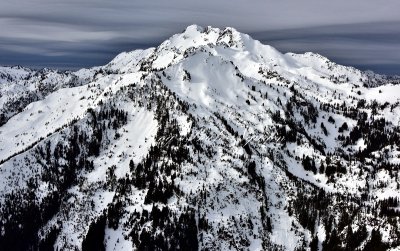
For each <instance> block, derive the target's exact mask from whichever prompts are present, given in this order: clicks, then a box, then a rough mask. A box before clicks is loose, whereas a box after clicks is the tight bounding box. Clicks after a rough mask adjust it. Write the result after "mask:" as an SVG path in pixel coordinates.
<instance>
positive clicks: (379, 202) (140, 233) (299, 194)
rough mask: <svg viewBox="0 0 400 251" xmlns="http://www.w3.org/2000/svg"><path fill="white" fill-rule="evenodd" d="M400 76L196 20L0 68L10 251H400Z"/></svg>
mask: <svg viewBox="0 0 400 251" xmlns="http://www.w3.org/2000/svg"><path fill="white" fill-rule="evenodd" d="M399 101H400V85H399V79H398V78H394V77H386V76H382V75H377V74H373V73H370V72H362V71H359V70H357V69H355V68H352V67H347V66H341V65H338V64H335V63H334V62H331V61H329V60H328V59H327V58H325V57H323V56H321V55H318V54H314V53H305V54H293V53H287V54H282V53H280V52H279V51H277V50H276V49H274V48H272V47H271V46H268V45H263V44H261V43H260V42H259V41H256V40H254V39H252V38H251V37H249V36H248V35H246V34H242V33H240V32H238V31H236V30H235V29H233V28H225V29H218V28H211V27H207V28H202V27H199V26H196V25H192V26H189V27H188V28H187V29H186V30H185V31H183V32H182V33H181V34H177V35H174V36H172V37H171V38H169V39H167V40H166V41H165V42H163V43H162V44H161V45H160V46H158V47H157V48H150V49H147V50H136V51H132V52H124V53H121V54H120V55H118V56H117V57H116V58H115V59H114V60H112V61H111V62H110V63H109V64H107V65H105V66H101V67H95V68H92V69H83V70H80V71H77V72H57V71H53V70H42V71H33V70H29V69H25V68H21V67H2V68H0V104H1V105H0V118H1V123H0V125H1V127H0V219H1V220H0V249H2V250H37V249H38V250H132V249H133V250H197V249H198V250H400V220H399V217H400V204H399V197H400V181H399V179H400V173H399V167H400V159H399V157H400V148H399V147H400V127H399V125H400V106H399V104H400V103H399Z"/></svg>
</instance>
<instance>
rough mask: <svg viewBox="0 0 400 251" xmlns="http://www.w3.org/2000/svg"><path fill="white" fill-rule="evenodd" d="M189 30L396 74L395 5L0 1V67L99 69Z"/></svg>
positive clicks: (274, 0) (391, 0) (282, 0)
mask: <svg viewBox="0 0 400 251" xmlns="http://www.w3.org/2000/svg"><path fill="white" fill-rule="evenodd" d="M194 23H196V24H199V25H201V26H207V25H211V26H214V27H221V28H222V27H226V26H231V27H235V28H236V29H237V30H239V31H241V32H244V33H248V34H250V35H251V36H253V37H254V38H255V39H258V40H261V41H262V42H263V43H265V44H270V45H272V46H275V47H276V48H277V49H279V50H280V51H282V52H288V51H292V52H305V51H314V52H318V53H320V54H322V55H324V56H327V57H328V58H330V59H332V60H334V61H336V62H338V63H341V64H345V65H353V66H356V67H358V68H361V69H372V70H374V71H376V72H379V73H386V74H399V75H400V1H399V0H384V1H379V0H335V1H324V0H290V1H289V0H247V1H244V0H243V1H239V0H222V1H221V0H202V1H192V0H185V1H184V0H149V1H138V0H118V1H110V0H79V1H78V0H13V1H10V0H0V65H15V64H19V65H23V66H29V67H36V68H41V67H52V68H60V69H77V68H80V67H90V66H95V65H103V64H105V63H107V62H108V61H110V60H111V59H112V58H113V57H114V56H115V55H116V54H118V53H119V52H121V51H129V50H134V49H137V48H147V47H151V46H157V45H158V44H159V43H160V42H162V41H163V40H165V39H167V38H168V37H169V36H171V35H172V34H175V33H178V32H182V30H184V28H185V27H186V26H188V25H190V24H194Z"/></svg>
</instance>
